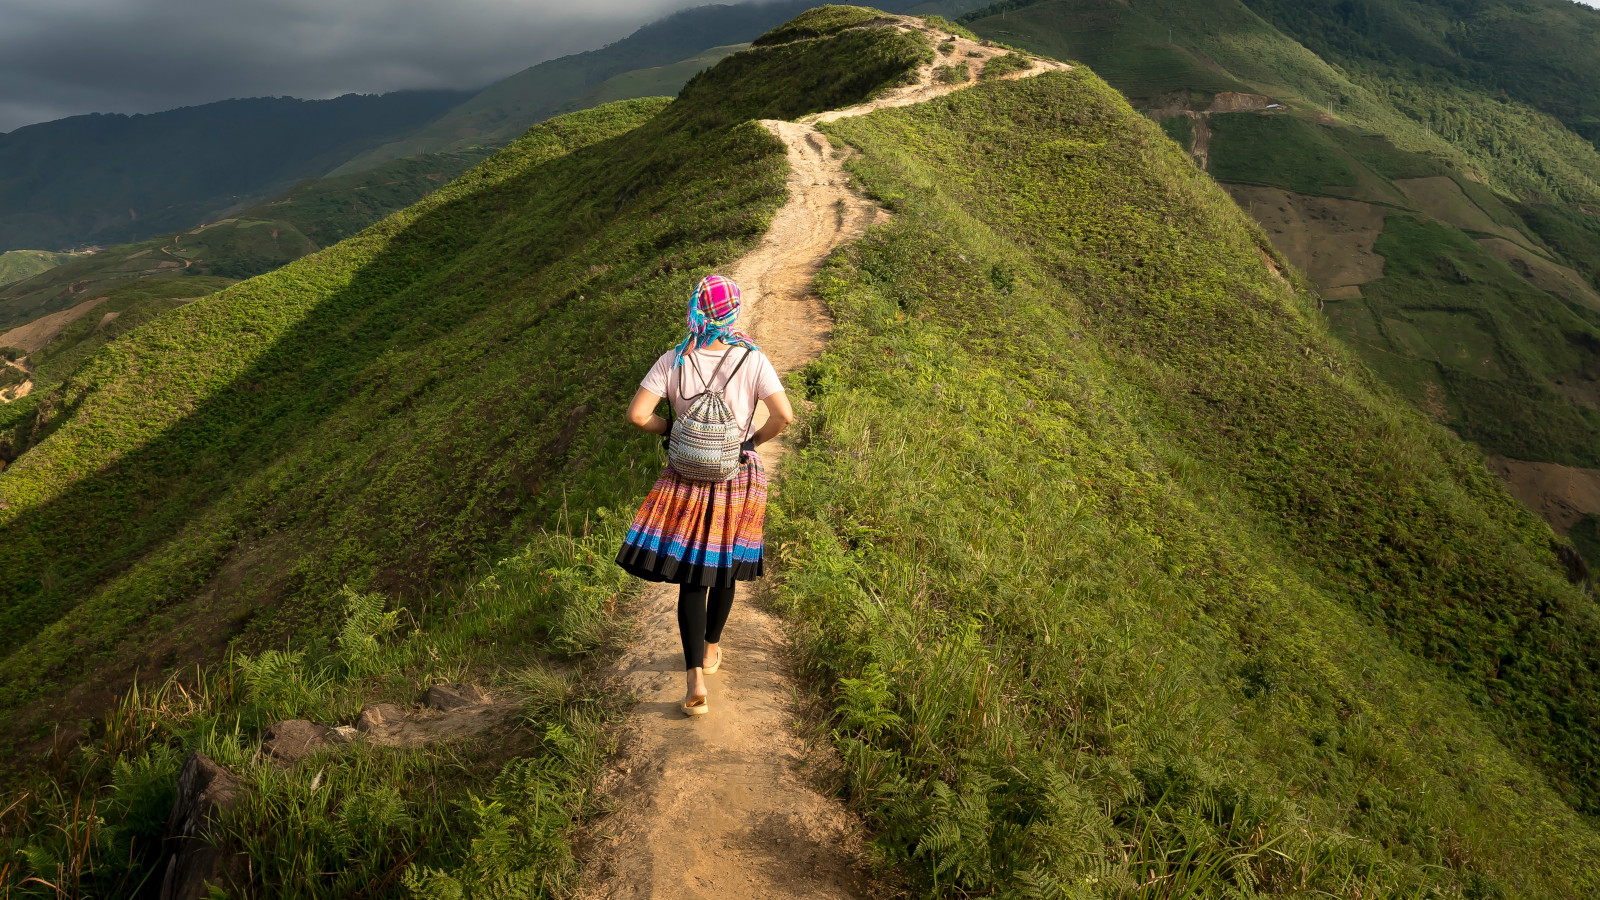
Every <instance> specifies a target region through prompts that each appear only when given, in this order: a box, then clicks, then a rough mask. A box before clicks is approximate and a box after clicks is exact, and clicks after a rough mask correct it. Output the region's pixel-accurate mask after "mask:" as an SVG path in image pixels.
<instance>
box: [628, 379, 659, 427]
mask: <svg viewBox="0 0 1600 900" xmlns="http://www.w3.org/2000/svg"><path fill="white" fill-rule="evenodd" d="M660 402H661V395H660V394H652V393H651V392H649V391H647V390H645V389H644V388H639V392H638V393H637V394H634V395H633V402H632V403H630V404H628V424H630V425H632V426H633V427H635V428H637V429H639V430H641V431H648V432H649V433H651V434H666V433H667V420H666V419H663V418H661V417H660V416H658V415H656V404H657V403H660Z"/></svg>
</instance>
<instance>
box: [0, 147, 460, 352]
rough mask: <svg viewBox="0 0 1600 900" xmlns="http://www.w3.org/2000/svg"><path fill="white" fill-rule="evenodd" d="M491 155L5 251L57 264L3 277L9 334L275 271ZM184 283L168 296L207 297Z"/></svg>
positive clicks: (390, 166)
mask: <svg viewBox="0 0 1600 900" xmlns="http://www.w3.org/2000/svg"><path fill="white" fill-rule="evenodd" d="M482 158H483V157H482V154H473V153H439V154H430V155H427V156H419V157H414V158H411V159H397V160H393V161H391V162H388V163H385V164H383V165H381V166H379V167H378V168H376V169H373V170H371V171H369V172H362V173H360V174H358V175H342V176H339V177H337V178H319V179H311V180H307V181H303V182H301V183H300V184H297V185H295V186H294V187H292V188H290V189H289V190H288V191H286V192H284V193H283V194H280V195H278V196H277V197H274V198H272V199H271V200H267V201H265V202H263V203H259V204H257V205H255V206H252V207H248V208H246V209H243V210H240V211H238V212H236V213H233V214H232V215H229V216H227V217H225V218H223V219H221V220H218V221H215V222H209V223H206V224H204V225H197V226H195V227H193V228H185V229H183V230H181V231H175V232H169V233H167V234H164V235H159V236H157V237H153V238H150V239H148V240H144V241H135V242H132V243H128V244H120V245H117V246H113V247H109V248H106V249H104V250H100V251H98V252H95V253H92V254H82V255H66V254H41V253H38V252H37V251H23V250H18V251H12V252H10V253H7V254H4V255H3V256H0V266H4V265H6V262H7V261H8V260H11V259H13V258H20V259H22V260H32V259H35V258H38V257H49V258H52V259H54V260H55V261H56V262H55V264H54V265H53V266H45V267H43V268H36V269H35V270H34V273H32V277H25V278H23V279H21V280H17V281H12V282H11V283H9V284H7V283H5V281H6V279H4V278H0V332H4V331H5V330H7V329H11V328H16V327H18V326H21V325H24V324H27V323H30V322H33V321H35V320H37V319H39V318H41V317H43V316H50V315H54V314H56V313H60V312H63V311H66V310H69V309H72V308H74V307H76V306H78V305H80V304H82V303H84V302H85V301H90V300H94V299H97V298H99V297H101V296H102V295H105V294H106V293H107V292H110V291H114V290H116V289H118V288H120V287H122V286H124V285H127V284H129V283H131V282H143V281H152V280H167V279H185V280H193V279H194V276H212V277H216V278H225V279H230V280H234V279H241V278H250V277H253V276H256V275H261V274H263V273H266V272H270V271H272V270H273V269H276V268H278V267H279V266H282V265H284V264H286V263H289V262H292V261H294V260H296V259H299V258H300V257H302V256H305V255H307V254H309V253H315V252H316V251H318V250H320V249H322V248H324V247H328V246H331V245H333V244H336V243H338V242H339V241H341V240H343V239H345V238H347V237H349V236H351V235H353V234H355V233H356V232H358V231H360V230H361V229H363V228H365V227H367V226H368V225H371V224H372V223H373V222H376V221H378V220H379V219H382V218H383V217H385V216H387V215H389V214H390V213H392V212H395V211H396V210H400V209H404V208H405V207H407V206H410V205H411V204H413V203H415V202H417V201H418V200H421V199H422V198H423V197H425V196H427V195H428V194H430V193H432V192H433V191H434V190H436V189H438V188H440V187H442V186H444V185H445V184H446V183H448V182H449V181H451V180H452V179H454V178H455V177H456V176H457V175H459V174H460V173H462V172H463V171H465V170H466V169H467V168H468V167H470V166H471V165H472V164H474V163H476V162H478V161H479V160H481V159H482ZM3 271H4V269H0V272H3ZM175 290H176V291H177V293H173V294H170V295H168V296H174V297H194V296H199V294H198V293H189V292H187V291H186V289H182V288H177V289H175ZM211 290H214V288H212V289H210V290H205V291H200V292H199V293H210V292H211ZM4 346H6V345H5V344H4V343H3V342H0V347H4Z"/></svg>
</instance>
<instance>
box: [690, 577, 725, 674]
mask: <svg viewBox="0 0 1600 900" xmlns="http://www.w3.org/2000/svg"><path fill="white" fill-rule="evenodd" d="M708 594H709V597H708V596H707V595H708ZM730 609H733V585H729V586H727V587H725V588H705V587H697V586H695V585H692V584H681V585H678V636H679V637H681V638H683V668H684V669H685V670H688V669H697V668H700V667H701V666H704V665H705V663H706V644H715V643H717V642H718V641H721V640H722V626H724V625H726V624H728V610H730Z"/></svg>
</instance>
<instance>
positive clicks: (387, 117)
mask: <svg viewBox="0 0 1600 900" xmlns="http://www.w3.org/2000/svg"><path fill="white" fill-rule="evenodd" d="M463 99H464V96H463V94H461V93H460V92H456V91H403V92H399V93H394V94H386V95H384V96H381V97H380V96H357V95H354V94H352V95H349V96H345V97H340V98H338V99H335V100H295V99H293V98H288V97H281V98H258V99H253V100H226V101H222V102H220V103H210V104H206V105H204V106H195V107H188V108H184V109H175V110H169V111H167V112H163V113H155V114H153V115H145V116H122V115H93V116H74V117H73V118H70V119H62V120H60V121H57V122H46V123H44V124H40V125H30V126H28V127H26V128H19V129H17V130H16V131H13V132H11V133H9V134H4V135H0V210H3V213H0V249H3V250H10V249H19V248H20V249H26V248H50V249H60V248H65V247H72V246H77V245H81V244H87V243H96V244H111V243H121V242H126V241H135V240H142V239H145V238H149V237H151V236H153V235H158V234H164V233H166V232H169V231H173V230H175V229H179V228H189V227H191V226H193V225H194V224H195V223H197V222H202V221H204V220H205V219H206V218H207V217H209V216H211V215H213V214H215V213H217V212H218V211H220V210H223V209H226V208H228V207H230V206H236V205H239V204H241V203H245V202H249V201H250V200H251V199H252V198H254V199H259V198H261V197H266V196H271V195H273V194H275V193H278V192H279V191H282V190H283V189H284V188H285V187H288V186H289V185H290V184H293V183H294V182H296V181H299V180H300V179H303V178H312V177H317V176H320V175H322V174H323V173H324V172H326V171H327V170H328V169H330V168H332V167H333V166H335V165H337V164H338V163H339V162H340V161H341V160H345V159H349V158H350V157H351V156H353V155H355V154H356V153H359V152H361V151H362V150H364V149H366V148H368V147H372V146H374V145H376V144H379V143H382V142H384V141H386V140H388V139H389V138H391V137H392V136H394V135H395V134H399V133H405V132H408V131H410V130H412V129H414V128H417V127H418V126H420V125H422V124H423V123H425V122H428V121H429V120H431V119H433V118H435V117H437V116H438V115H439V114H440V113H442V112H444V111H445V110H447V109H449V108H451V107H452V106H455V105H456V104H458V103H460V102H461V101H462V100H463Z"/></svg>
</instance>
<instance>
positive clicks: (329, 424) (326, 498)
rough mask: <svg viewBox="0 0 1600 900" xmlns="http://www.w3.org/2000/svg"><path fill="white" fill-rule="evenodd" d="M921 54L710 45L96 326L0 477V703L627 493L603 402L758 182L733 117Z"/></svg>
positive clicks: (626, 462)
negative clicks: (209, 282) (111, 335)
mask: <svg viewBox="0 0 1600 900" xmlns="http://www.w3.org/2000/svg"><path fill="white" fill-rule="evenodd" d="M930 53H931V50H930V49H929V48H927V47H926V46H923V43H922V42H921V41H920V40H919V39H918V38H916V37H914V36H908V35H901V34H898V33H891V32H887V31H885V32H878V33H875V34H868V33H861V32H852V33H850V34H847V35H844V36H841V37H838V38H834V39H827V40H819V41H808V42H800V43H796V44H788V45H785V46H783V47H777V48H771V49H767V50H759V51H749V52H747V53H742V54H736V55H735V56H732V57H730V58H728V59H727V60H724V61H723V63H721V64H720V65H718V66H717V67H716V68H714V69H712V70H710V71H709V72H706V73H702V74H701V75H700V76H698V77H697V78H696V79H695V80H693V81H692V82H691V83H690V84H689V85H688V86H687V87H686V88H685V91H684V93H683V95H682V97H681V99H680V100H679V101H678V102H677V103H676V104H674V105H673V106H671V107H670V108H668V110H667V112H665V113H664V114H662V115H659V116H657V115H656V113H657V112H658V111H659V110H660V109H661V108H662V104H663V101H659V100H657V101H632V102H628V103H623V104H613V105H611V106H608V107H606V108H604V109H602V110H600V111H598V112H592V113H584V114H574V115H572V116H567V117H563V118H561V119H558V120H553V121H552V122H550V123H547V124H545V125H541V126H539V127H537V128H536V129H534V130H533V131H532V132H530V134H529V135H528V137H526V138H525V139H524V140H523V141H521V142H519V143H518V144H517V145H514V146H513V147H512V148H510V149H509V150H507V151H506V152H503V153H501V154H498V155H497V156H495V157H494V158H493V159H491V160H490V161H488V162H486V163H484V164H483V165H482V166H480V167H479V168H478V169H476V170H474V171H473V172H471V173H468V174H467V175H466V176H464V177H463V178H461V179H459V180H458V181H456V182H455V183H453V184H452V185H451V186H450V187H448V188H446V189H445V190H443V191H441V192H439V193H438V194H435V195H433V196H432V197H430V198H429V199H428V200H426V201H424V202H423V203H421V204H418V205H417V206H415V207H413V208H411V209H409V210H407V211H406V212H405V213H403V214H400V215H398V216H395V217H392V218H390V219H389V220H386V221H385V222H384V223H382V224H380V225H379V226H375V227H374V228H372V229H369V230H368V231H367V232H364V233H363V234H362V235H360V236H358V237H357V238H354V239H352V240H349V241H346V242H344V243H343V244H340V245H339V246H337V247H335V248H333V249H331V250H329V251H324V252H323V253H320V254H316V255H314V256H312V257H309V258H307V259H304V260H301V261H299V262H297V263H295V264H292V265H290V266H288V267H286V268H284V269H282V270H280V271H279V272H277V273H273V274H272V275H269V276H265V277H262V278H258V279H254V280H252V281H250V282H247V283H245V284H242V285H239V286H237V287H235V288H232V289H230V290H228V291H225V292H223V293H222V294H219V295H217V296H216V297H214V298H211V299H209V300H207V301H205V302H202V303H197V304H192V305H190V306H189V307H187V308H185V309H183V310H181V311H178V312H176V313H174V314H172V315H169V316H167V317H163V318H162V319H159V320H157V321H156V322H154V323H152V324H151V325H150V326H147V327H146V328H143V329H140V330H139V331H138V332H136V333H135V334H134V335H132V336H131V337H130V339H128V340H123V341H118V342H116V343H114V344H112V345H110V346H108V347H107V348H106V349H105V350H104V351H102V352H101V353H100V354H98V355H97V356H96V357H95V358H94V359H92V360H91V361H90V362H89V363H87V364H86V365H85V366H84V367H83V368H82V369H81V370H80V371H79V373H78V374H77V375H76V376H75V377H74V378H73V379H72V380H71V381H70V382H69V383H68V384H67V385H65V386H64V387H63V388H62V389H61V390H59V391H58V392H56V393H55V394H53V395H52V396H51V397H50V398H47V399H46V400H45V401H43V402H42V403H41V410H43V411H44V415H45V416H46V418H47V421H48V423H49V424H48V425H47V426H46V430H47V431H48V432H49V437H48V438H47V439H46V440H45V441H44V442H43V443H41V444H40V445H39V446H37V447H35V448H34V449H33V450H31V451H29V452H28V453H26V454H24V455H23V456H22V457H21V458H20V459H19V460H18V462H17V463H15V464H14V465H12V466H11V467H9V468H8V469H7V470H6V471H5V472H4V473H3V474H0V498H3V499H4V500H5V503H6V506H5V509H3V510H0V528H4V529H5V530H6V532H7V534H8V535H9V536H10V538H11V539H10V540H8V541H7V542H6V544H5V545H4V547H0V571H3V572H4V573H5V574H4V576H0V581H3V582H4V585H5V586H4V587H3V588H0V620H3V621H4V622H5V623H7V625H8V628H7V636H6V637H5V638H4V639H3V640H0V649H3V650H4V651H6V652H7V653H8V656H7V658H6V659H5V660H4V661H3V662H0V669H3V670H4V671H5V673H6V675H5V677H6V678H7V679H8V681H10V682H11V683H13V684H16V685H17V686H18V687H19V690H18V691H16V692H14V693H13V694H12V695H11V697H10V700H9V701H8V702H10V703H12V704H16V703H19V702H26V701H27V700H28V699H29V698H30V697H38V696H42V695H43V693H44V692H46V691H51V692H54V691H58V690H59V689H60V686H61V685H62V684H63V683H67V684H70V683H71V682H72V681H73V680H74V679H78V678H82V677H84V675H85V674H86V673H87V672H89V671H92V670H93V669H94V666H95V665H96V664H97V663H96V657H97V656H101V655H105V656H115V655H116V654H118V653H119V652H126V649H125V648H124V650H122V651H119V650H118V648H119V646H121V645H120V643H119V642H121V641H122V640H123V639H124V637H125V636H127V635H129V634H130V633H132V632H133V630H134V629H139V628H143V629H154V630H156V631H160V630H162V629H174V628H177V629H180V631H181V629H183V628H194V627H195V623H196V622H197V621H198V622H207V623H214V627H215V626H221V627H220V629H218V630H220V631H221V634H216V633H215V631H214V632H213V636H212V637H211V638H210V640H212V641H216V640H223V641H226V640H227V639H229V638H231V637H233V636H236V635H237V633H238V632H239V630H240V629H243V628H249V629H253V630H254V633H255V634H257V635H268V634H278V633H281V632H282V631H283V630H294V629H296V628H298V627H300V624H301V623H308V624H307V627H312V628H314V627H315V625H314V623H316V622H317V621H318V618H319V616H321V614H322V613H323V612H324V611H325V610H324V609H323V608H322V604H323V603H325V602H326V598H327V597H329V596H331V595H332V594H333V592H334V591H335V590H336V589H337V588H338V587H340V586H341V585H343V584H345V583H347V582H348V583H351V584H354V585H356V586H357V587H358V588H360V589H363V590H365V589H366V588H367V587H368V586H369V585H370V586H378V587H382V588H386V589H390V590H394V591H406V590H414V589H417V588H418V587H419V586H423V585H426V584H428V583H430V582H431V581H434V580H436V579H443V580H446V581H449V580H454V579H459V578H462V577H464V576H465V575H466V574H468V573H469V572H470V571H471V570H472V569H473V567H474V566H475V565H476V560H477V559H478V558H479V555H480V554H482V553H484V552H486V549H487V548H493V547H495V546H497V542H499V541H503V540H505V539H506V537H505V536H507V535H511V536H515V535H519V534H526V533H528V532H529V531H530V530H533V529H536V528H537V527H539V526H540V525H541V524H544V523H546V522H549V521H551V520H552V518H553V517H554V516H555V515H556V514H557V513H558V512H559V511H560V510H561V509H563V508H565V507H566V505H567V504H569V503H570V504H571V505H572V506H574V507H576V508H580V509H581V508H592V507H594V506H598V505H609V504H610V503H611V502H612V501H613V500H614V498H616V497H618V496H624V497H627V496H632V495H633V494H635V493H637V492H638V491H641V490H643V489H644V488H645V487H646V486H648V484H649V482H650V481H651V480H652V479H653V478H654V470H653V467H652V466H651V465H650V464H641V462H642V459H641V458H640V457H639V455H638V453H639V448H638V445H637V443H636V442H634V441H632V440H631V439H630V435H631V432H629V431H628V430H627V429H626V427H625V426H624V425H623V423H621V421H620V419H615V418H613V417H612V416H609V415H605V414H604V413H603V410H605V409H610V408H613V407H615V406H616V405H617V404H620V403H622V402H624V401H625V399H626V397H627V395H628V394H629V392H630V391H631V389H632V387H633V386H634V385H635V384H636V383H637V382H636V379H637V377H638V372H639V371H642V370H643V369H644V368H645V367H647V365H648V362H649V360H650V359H652V358H653V357H654V356H655V355H656V354H657V353H659V352H660V349H661V348H662V347H664V346H667V345H668V344H669V343H670V339H671V332H672V328H673V325H672V323H673V322H674V321H676V320H677V316H678V313H676V312H674V310H676V309H678V307H679V304H681V298H682V297H684V296H687V293H688V291H689V289H690V287H691V286H692V283H693V281H694V280H695V279H697V278H698V277H700V276H701V275H703V274H704V273H705V272H706V271H708V270H709V269H710V268H711V267H713V266H715V265H718V264H719V263H722V262H724V261H726V260H728V259H730V258H732V256H733V255H734V254H736V253H737V252H739V251H740V250H741V249H742V248H743V247H745V246H746V245H747V244H748V243H749V242H750V241H752V240H754V239H755V237H757V236H758V235H760V234H761V233H762V232H763V231H764V229H765V227H766V222H767V217H768V216H769V215H770V214H771V211H772V210H773V209H775V208H776V207H777V205H778V204H779V203H781V201H782V197H783V154H782V147H781V145H780V144H779V143H778V142H777V141H776V139H774V138H772V136H771V135H770V134H768V133H767V132H766V131H765V130H764V129H761V128H760V127H759V126H756V125H754V124H751V123H748V122H747V120H748V119H750V118H757V117H766V116H778V117H795V116H799V115H803V114H805V113H808V112H813V111H817V110H822V109H827V108H831V107H834V106H839V105H847V104H848V103H852V102H856V101H858V100H860V99H861V98H863V97H864V96H866V95H867V94H869V93H871V92H872V91H874V90H877V89H879V88H881V87H883V86H884V85H885V84H887V83H893V82H894V81H896V80H898V79H899V78H900V77H901V76H902V75H903V74H904V73H905V72H906V71H907V70H908V69H909V68H910V67H911V66H913V65H915V64H916V63H918V62H919V61H921V60H923V59H925V58H927V56H928V55H929V54H930ZM641 123H646V124H644V125H643V127H638V126H640V124H641ZM629 129H633V130H631V131H629ZM624 132H626V134H624ZM574 351H577V352H574ZM498 546H505V545H504V544H498ZM40 560H49V561H50V565H49V566H48V567H44V568H43V569H42V570H41V566H40V564H39V561H40ZM219 573H220V574H219ZM218 579H222V580H218ZM239 579H243V581H244V584H245V588H244V590H242V591H240V590H239V589H236V588H235V589H230V590H228V591H227V592H226V593H223V592H222V591H221V587H222V585H224V584H234V583H237V581H238V580H239ZM197 598H198V599H197ZM207 598H209V599H207ZM241 599H243V601H244V603H243V604H242V607H241V605H240V600H241ZM191 603H193V604H199V606H198V607H194V606H191V605H187V604H191ZM208 603H209V604H231V605H227V606H225V607H224V608H217V607H216V606H214V605H213V606H207V605H206V604H208ZM280 604H287V605H283V606H280ZM262 608H276V609H277V612H276V613H275V614H266V613H261V610H262ZM163 611H166V613H167V615H172V616H177V617H178V619H177V620H173V619H168V618H166V617H165V616H163V615H161V613H162V612H163ZM202 611H204V612H203V614H202ZM258 614H259V615H258ZM219 619H220V620H221V621H220V622H219V621H218V620H219ZM180 622H182V623H185V624H183V625H180V624H179V623H180ZM23 623H26V625H27V627H26V628H23V627H21V626H22V625H23ZM52 623H53V624H52ZM152 662H154V663H159V662H160V661H159V660H155V661H152ZM170 662H171V661H170V660H168V661H167V663H166V664H170Z"/></svg>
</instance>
